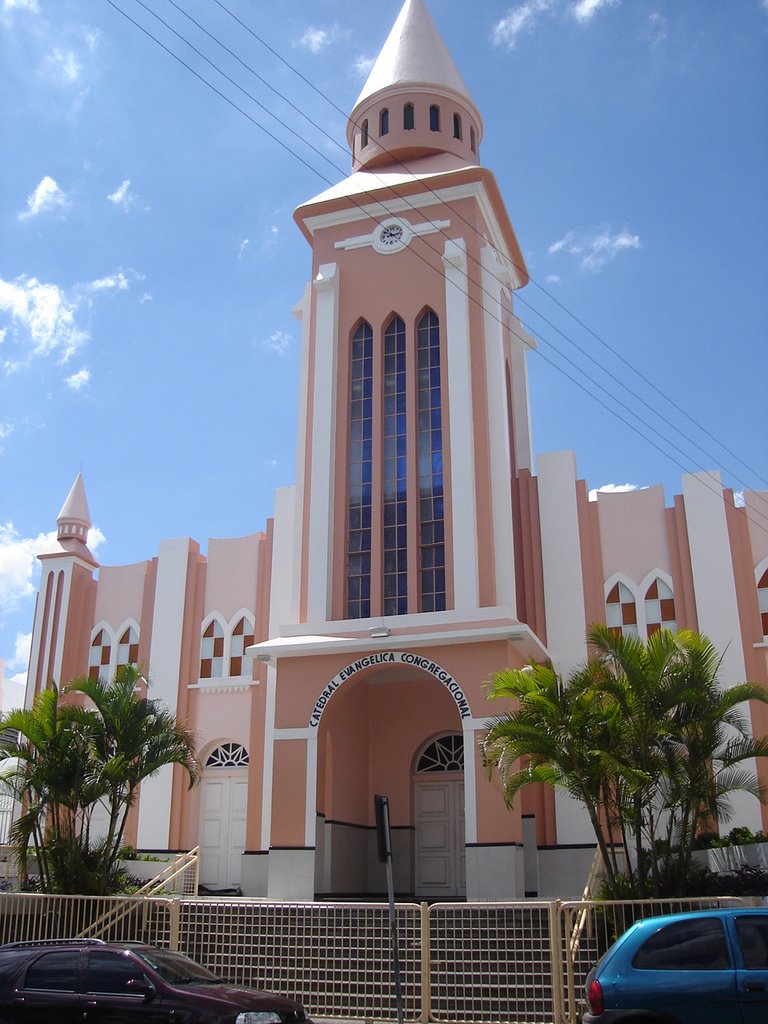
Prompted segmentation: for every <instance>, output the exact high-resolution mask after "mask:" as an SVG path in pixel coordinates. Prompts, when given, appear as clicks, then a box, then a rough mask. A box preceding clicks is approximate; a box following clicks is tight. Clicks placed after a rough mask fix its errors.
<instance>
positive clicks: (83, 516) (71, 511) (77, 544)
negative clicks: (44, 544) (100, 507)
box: [56, 473, 93, 560]
mask: <svg viewBox="0 0 768 1024" xmlns="http://www.w3.org/2000/svg"><path fill="white" fill-rule="evenodd" d="M56 525H57V526H58V534H57V539H58V542H59V544H60V545H61V547H62V548H63V549H64V550H65V551H69V552H71V553H72V554H79V555H85V556H87V557H88V558H89V559H91V560H92V559H93V556H92V555H91V553H90V551H89V550H88V530H89V529H90V528H91V514H90V512H89V511H88V499H87V498H86V496H85V484H84V483H83V474H82V473H78V474H77V477H76V479H75V482H74V483H73V484H72V487H71V489H70V492H69V494H68V495H67V498H66V501H65V502H64V504H63V505H62V506H61V511H60V512H59V514H58V516H57V518H56Z"/></svg>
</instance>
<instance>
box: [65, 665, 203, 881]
mask: <svg viewBox="0 0 768 1024" xmlns="http://www.w3.org/2000/svg"><path fill="white" fill-rule="evenodd" d="M140 679H141V676H140V674H139V672H138V670H137V669H136V668H135V667H134V666H133V665H124V666H122V667H120V668H118V670H117V672H116V674H115V677H114V679H112V680H111V682H109V683H107V682H105V681H104V680H102V679H90V678H88V677H82V678H80V679H75V680H73V681H72V682H71V683H70V684H69V686H68V687H67V692H68V693H82V694H84V695H85V696H86V697H88V699H89V701H90V705H89V706H86V707H85V708H78V709H77V710H76V711H75V712H74V714H75V716H76V718H77V720H78V721H79V722H80V723H82V725H83V727H84V730H85V731H86V732H87V733H88V735H89V736H90V738H91V757H92V763H93V768H94V776H95V778H96V780H98V785H99V788H100V790H101V791H102V793H103V797H102V803H103V804H104V805H105V806H106V809H107V812H108V826H107V834H106V836H105V837H104V839H103V856H102V858H101V879H100V891H102V892H106V890H107V888H108V885H109V879H110V877H111V874H112V871H113V869H114V867H115V864H116V862H117V857H118V853H119V850H120V847H121V846H122V843H123V835H124V832H125V825H126V821H127V818H128V813H129V811H130V809H131V807H133V805H134V804H135V803H136V799H137V797H138V794H139V787H140V785H141V783H142V781H143V780H144V779H146V778H149V777H151V776H153V775H156V774H157V773H158V772H159V771H160V769H161V768H163V767H165V766H166V765H174V764H175V765H179V766H180V767H181V768H182V769H183V770H184V771H185V772H186V774H187V777H188V783H189V788H190V789H191V788H192V787H193V786H194V785H195V784H196V783H197V781H198V780H199V777H200V766H199V763H198V760H197V756H196V754H195V744H194V736H193V734H192V732H191V731H190V730H189V729H187V728H186V727H185V726H183V725H181V724H180V723H179V722H177V721H176V718H175V717H174V715H172V714H171V712H170V711H168V710H167V708H165V707H164V706H163V705H162V704H161V703H160V702H159V701H156V700H150V699H149V698H146V697H138V696H137V694H136V684H137V683H138V682H139V680H140Z"/></svg>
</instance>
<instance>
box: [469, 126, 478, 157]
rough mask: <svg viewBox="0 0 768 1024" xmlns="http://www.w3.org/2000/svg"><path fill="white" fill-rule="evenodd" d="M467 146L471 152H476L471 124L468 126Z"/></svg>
mask: <svg viewBox="0 0 768 1024" xmlns="http://www.w3.org/2000/svg"><path fill="white" fill-rule="evenodd" d="M469 148H470V149H471V150H472V152H473V153H475V152H477V142H476V140H475V129H474V128H473V127H472V125H470V126H469Z"/></svg>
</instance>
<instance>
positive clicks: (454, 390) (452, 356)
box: [443, 239, 480, 609]
mask: <svg viewBox="0 0 768 1024" xmlns="http://www.w3.org/2000/svg"><path fill="white" fill-rule="evenodd" d="M443 263H444V265H445V310H446V324H445V338H446V353H447V358H448V408H449V423H450V431H451V510H452V518H453V586H454V599H455V603H456V607H457V608H462V609H464V608H467V609H470V608H477V607H478V606H479V603H480V593H479V581H478V565H477V541H476V537H477V511H476V508H475V492H476V487H475V484H476V480H475V451H474V436H475V432H474V424H473V422H472V373H471V369H472V368H471V361H470V340H469V294H468V292H469V281H468V279H467V252H466V243H465V242H464V240H463V239H455V240H450V239H449V240H448V241H447V242H446V243H445V250H444V252H443Z"/></svg>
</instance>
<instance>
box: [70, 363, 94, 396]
mask: <svg viewBox="0 0 768 1024" xmlns="http://www.w3.org/2000/svg"><path fill="white" fill-rule="evenodd" d="M90 381H91V371H90V370H89V369H87V367H85V366H84V367H83V368H82V370H78V371H77V373H73V374H72V376H71V377H65V378H64V383H65V384H66V385H67V387H68V388H69V390H70V391H80V390H81V388H84V387H86V386H87V385H88V384H89V383H90Z"/></svg>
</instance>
